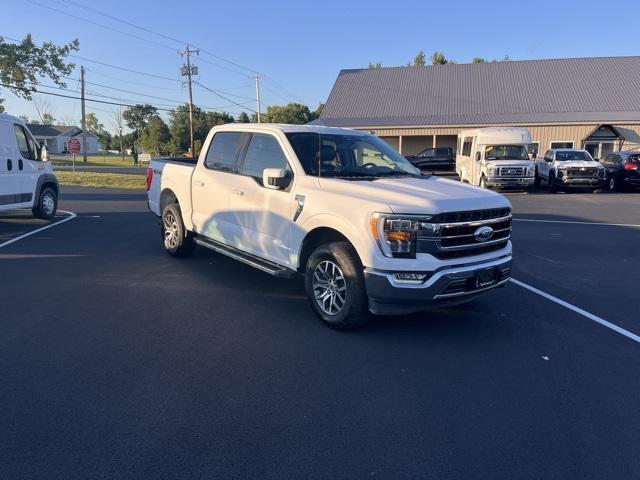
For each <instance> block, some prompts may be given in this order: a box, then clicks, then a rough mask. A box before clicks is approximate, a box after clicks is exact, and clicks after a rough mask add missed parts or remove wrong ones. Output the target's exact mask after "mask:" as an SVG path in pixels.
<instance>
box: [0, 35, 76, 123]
mask: <svg viewBox="0 0 640 480" xmlns="http://www.w3.org/2000/svg"><path fill="white" fill-rule="evenodd" d="M79 48H80V42H78V39H75V40H73V41H72V42H70V43H67V44H66V45H62V46H57V45H54V44H53V43H51V42H45V43H43V44H42V45H40V46H38V45H36V44H35V43H33V39H32V38H31V34H28V35H27V36H26V37H24V40H22V41H21V42H19V43H15V44H14V43H6V42H5V41H4V38H3V37H1V36H0V83H3V84H5V85H8V87H6V88H8V89H9V91H11V92H12V93H13V94H14V95H16V96H18V97H22V98H25V99H27V100H30V99H31V94H32V93H33V92H32V90H33V89H34V87H35V86H36V85H37V84H38V82H39V81H40V80H41V79H43V78H48V79H50V80H52V81H53V82H54V83H55V84H56V85H58V86H60V87H63V88H64V87H66V84H65V83H64V82H63V81H62V77H65V76H68V75H70V74H71V72H72V71H73V69H74V68H75V65H74V64H73V63H65V59H66V58H67V55H69V53H71V52H73V51H76V50H78V49H79ZM1 104H2V101H0V109H2V110H3V109H4V108H3V107H2V105H1ZM2 110H0V111H2Z"/></svg>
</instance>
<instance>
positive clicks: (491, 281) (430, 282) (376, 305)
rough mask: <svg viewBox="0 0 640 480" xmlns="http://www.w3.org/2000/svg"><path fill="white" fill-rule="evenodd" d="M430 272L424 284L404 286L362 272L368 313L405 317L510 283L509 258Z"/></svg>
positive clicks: (371, 271) (380, 273)
mask: <svg viewBox="0 0 640 480" xmlns="http://www.w3.org/2000/svg"><path fill="white" fill-rule="evenodd" d="M423 273H426V272H423ZM429 273H431V276H430V277H429V278H428V279H427V280H425V281H424V282H423V283H407V282H402V281H399V280H397V279H396V278H395V277H394V275H393V272H386V271H381V270H375V269H371V268H367V269H365V271H364V278H365V284H366V288H367V296H368V297H369V310H370V311H371V312H372V313H374V314H377V315H393V314H407V313H413V312H419V311H421V310H426V309H428V308H430V307H434V306H438V305H453V304H459V303H464V302H466V301H468V300H470V299H472V298H474V297H476V296H477V295H480V294H482V293H484V292H486V291H488V290H491V289H493V288H496V287H500V286H503V285H504V284H505V283H506V282H508V281H509V278H510V277H511V255H505V256H503V257H500V258H498V259H496V260H492V261H489V262H481V263H475V264H472V265H462V266H458V267H443V268H442V269H440V270H437V271H435V272H429Z"/></svg>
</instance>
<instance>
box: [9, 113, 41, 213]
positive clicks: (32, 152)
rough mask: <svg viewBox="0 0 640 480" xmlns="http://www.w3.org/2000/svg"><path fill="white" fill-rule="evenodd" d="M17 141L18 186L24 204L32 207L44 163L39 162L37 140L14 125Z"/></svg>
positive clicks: (20, 127) (23, 128)
mask: <svg viewBox="0 0 640 480" xmlns="http://www.w3.org/2000/svg"><path fill="white" fill-rule="evenodd" d="M13 131H14V132H15V136H16V140H17V142H18V151H19V154H20V158H18V171H17V174H18V178H19V181H18V184H19V186H20V194H21V199H20V200H22V202H23V203H26V204H28V205H27V206H29V207H30V206H32V205H33V202H34V201H35V199H34V198H33V197H34V195H35V191H36V186H37V184H38V176H39V175H40V172H41V171H42V169H43V168H44V166H43V164H42V162H40V161H38V148H37V146H36V142H35V140H34V139H33V138H32V137H31V134H30V133H29V132H28V131H27V129H26V128H25V127H24V126H22V125H20V124H18V123H14V124H13Z"/></svg>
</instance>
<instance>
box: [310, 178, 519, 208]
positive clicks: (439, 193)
mask: <svg viewBox="0 0 640 480" xmlns="http://www.w3.org/2000/svg"><path fill="white" fill-rule="evenodd" d="M320 186H321V188H322V189H323V190H326V191H327V192H331V193H333V194H335V195H342V196H343V197H345V200H344V205H345V208H348V206H349V200H348V198H349V197H351V196H354V197H357V198H359V199H361V200H367V201H369V202H371V203H377V204H382V205H385V206H387V207H388V208H389V209H390V210H391V211H392V212H393V213H410V214H420V215H427V214H436V213H442V212H455V211H465V210H481V209H487V208H503V207H510V206H511V204H510V203H509V201H508V200H507V199H506V198H505V197H504V196H503V195H500V194H499V193H497V192H493V191H491V190H486V189H482V188H479V187H474V186H472V185H468V184H465V183H462V182H458V181H453V180H447V179H444V178H440V177H421V178H415V177H407V178H384V179H379V180H373V181H361V180H356V181H352V180H342V179H337V178H323V179H320Z"/></svg>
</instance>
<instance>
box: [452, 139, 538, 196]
mask: <svg viewBox="0 0 640 480" xmlns="http://www.w3.org/2000/svg"><path fill="white" fill-rule="evenodd" d="M530 143H531V134H530V133H529V130H527V129H526V128H511V127H490V128H476V129H473V130H463V131H462V132H460V134H459V135H458V151H457V155H456V172H457V173H458V175H460V181H462V182H467V183H471V184H472V185H479V186H481V187H483V188H488V187H519V188H529V187H531V186H533V183H534V181H535V164H534V162H532V161H531V160H530V159H529V156H528V147H529V144H530Z"/></svg>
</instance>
